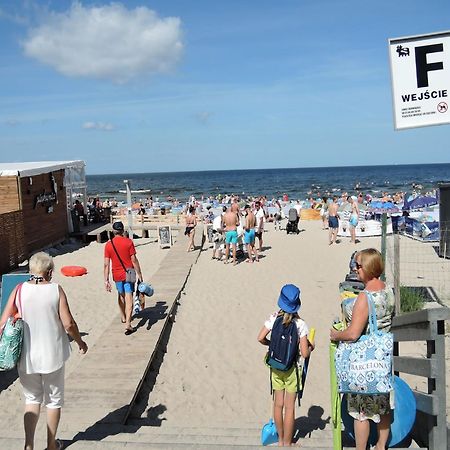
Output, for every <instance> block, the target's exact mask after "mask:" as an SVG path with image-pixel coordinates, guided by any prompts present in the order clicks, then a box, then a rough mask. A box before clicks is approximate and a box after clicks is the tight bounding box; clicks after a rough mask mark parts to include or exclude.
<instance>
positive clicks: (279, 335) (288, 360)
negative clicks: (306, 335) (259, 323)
mask: <svg viewBox="0 0 450 450" xmlns="http://www.w3.org/2000/svg"><path fill="white" fill-rule="evenodd" d="M297 358H298V330H297V325H296V323H295V320H292V321H291V323H290V324H289V325H287V326H284V325H283V316H280V317H277V319H276V320H275V323H274V324H273V327H272V333H271V336H270V344H269V352H268V354H267V361H266V362H267V364H268V365H269V366H270V367H271V368H272V369H277V370H281V371H287V370H289V369H290V368H291V367H292V366H293V365H294V364H295V363H296V362H297Z"/></svg>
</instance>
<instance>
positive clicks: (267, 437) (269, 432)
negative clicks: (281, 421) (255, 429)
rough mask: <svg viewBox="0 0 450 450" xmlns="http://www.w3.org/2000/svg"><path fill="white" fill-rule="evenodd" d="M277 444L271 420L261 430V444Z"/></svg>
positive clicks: (275, 431)
mask: <svg viewBox="0 0 450 450" xmlns="http://www.w3.org/2000/svg"><path fill="white" fill-rule="evenodd" d="M276 442H278V432H277V428H276V426H275V422H274V421H273V419H270V420H269V422H267V423H266V424H265V425H264V426H263V428H262V430H261V444H262V445H270V444H275V443H276Z"/></svg>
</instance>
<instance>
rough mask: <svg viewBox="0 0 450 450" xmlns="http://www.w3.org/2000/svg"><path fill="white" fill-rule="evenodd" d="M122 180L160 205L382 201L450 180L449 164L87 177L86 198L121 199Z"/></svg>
mask: <svg viewBox="0 0 450 450" xmlns="http://www.w3.org/2000/svg"><path fill="white" fill-rule="evenodd" d="M125 179H127V180H129V183H130V186H131V189H132V191H133V198H134V199H135V200H137V199H144V198H147V197H149V196H152V197H153V200H155V199H156V198H159V200H160V201H165V200H166V199H167V197H168V196H171V197H173V198H176V199H178V200H179V201H181V202H184V201H186V200H187V199H188V198H189V196H190V195H194V196H195V197H196V198H198V199H200V198H201V197H202V196H205V197H207V196H210V195H212V196H214V197H215V196H217V195H218V194H222V195H224V194H236V195H240V196H247V195H252V196H253V195H266V196H267V197H268V198H269V199H271V198H274V197H275V198H279V197H281V196H282V195H283V194H287V195H288V197H289V198H290V199H300V200H304V199H305V198H309V197H311V196H312V197H314V198H316V197H320V196H324V195H338V196H339V195H341V194H342V193H344V192H348V193H349V194H355V193H356V192H363V193H364V194H370V195H372V196H373V197H381V196H382V193H383V192H388V193H390V194H393V193H395V192H398V191H402V192H407V193H412V191H413V190H415V191H417V192H422V193H425V192H427V191H431V190H432V189H435V188H436V187H437V185H438V183H440V182H449V181H450V164H409V165H390V166H357V167H316V168H287V169H254V170H212V171H202V172H165V173H136V174H130V173H126V174H114V175H88V176H87V184H88V194H89V195H90V196H99V197H100V198H102V199H105V198H109V199H112V198H116V199H117V200H118V201H122V200H125V194H124V193H123V192H119V191H123V190H124V189H125V185H124V183H123V180H125ZM139 191H141V192H139Z"/></svg>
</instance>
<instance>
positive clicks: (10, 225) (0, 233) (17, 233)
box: [0, 211, 28, 274]
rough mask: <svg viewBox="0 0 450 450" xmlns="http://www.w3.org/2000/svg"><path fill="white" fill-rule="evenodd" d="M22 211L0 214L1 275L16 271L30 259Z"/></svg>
mask: <svg viewBox="0 0 450 450" xmlns="http://www.w3.org/2000/svg"><path fill="white" fill-rule="evenodd" d="M24 231H25V227H24V223H23V214H22V211H12V212H8V213H3V214H0V273H1V274H3V273H7V272H10V271H11V270H13V269H15V268H16V267H17V265H18V264H19V263H21V262H22V261H24V260H25V259H27V258H28V253H27V246H26V242H25V232H24Z"/></svg>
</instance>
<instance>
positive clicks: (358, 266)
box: [355, 262, 362, 270]
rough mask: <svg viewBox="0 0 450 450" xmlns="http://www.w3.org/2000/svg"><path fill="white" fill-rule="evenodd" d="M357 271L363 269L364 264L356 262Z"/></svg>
mask: <svg viewBox="0 0 450 450" xmlns="http://www.w3.org/2000/svg"><path fill="white" fill-rule="evenodd" d="M355 267H356V270H359V269H362V264H360V263H358V262H355Z"/></svg>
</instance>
